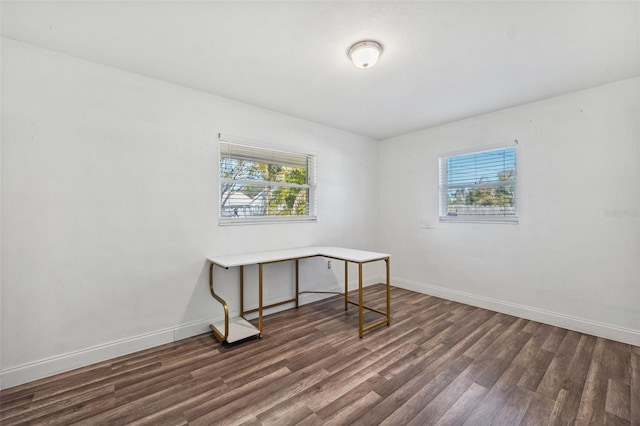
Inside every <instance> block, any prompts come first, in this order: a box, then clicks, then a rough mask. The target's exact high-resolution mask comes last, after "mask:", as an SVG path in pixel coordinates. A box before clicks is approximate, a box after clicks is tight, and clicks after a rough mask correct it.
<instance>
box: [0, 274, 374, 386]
mask: <svg viewBox="0 0 640 426" xmlns="http://www.w3.org/2000/svg"><path fill="white" fill-rule="evenodd" d="M380 279H381V277H380V276H371V277H366V278H363V280H362V281H363V285H364V286H368V285H372V284H377V283H379V282H381V281H380ZM356 288H358V282H357V281H349V290H353V289H356ZM318 290H319V291H343V290H344V288H343V286H342V285H341V284H336V285H331V286H326V287H325V288H321V289H318ZM330 296H331V295H327V294H302V295H300V304H301V305H306V304H308V303H312V302H315V301H317V300H321V299H324V298H326V297H330ZM276 302H278V301H277V300H267V301H265V304H271V303H276ZM292 307H293V304H291V306H289V305H282V306H278V307H276V308H272V309H269V310H267V311H266V312H265V314H266V315H269V314H272V313H276V312H280V311H283V310H286V309H290V308H292ZM229 315H230V316H231V317H234V316H238V315H239V312H237V311H235V312H233V311H232V312H230V313H229ZM222 319H223V317H222V316H220V317H213V318H206V319H203V320H199V321H194V322H190V323H185V324H180V325H177V326H175V327H169V328H165V329H161V330H157V331H154V332H151V333H146V334H142V335H138V336H133V337H129V338H126V339H121V340H116V341H113V342H109V343H105V344H103V345H97V346H93V347H90V348H86V349H82V350H79V351H75V352H69V353H65V354H61V355H57V356H54V357H50V358H46V359H42V360H38V361H34V362H30V363H26V364H22V365H19V366H16V367H11V368H6V369H3V370H2V371H0V389H7V388H10V387H14V386H18V385H21V384H24V383H28V382H31V381H34V380H38V379H43V378H45V377H49V376H53V375H54V374H58V373H64V372H65V371H70V370H73V369H76V368H80V367H86V366H88V365H91V364H95V363H97V362H102V361H107V360H109V359H113V358H116V357H119V356H123V355H128V354H131V353H134V352H138V351H141V350H144V349H149V348H152V347H154V346H159V345H163V344H165V343H171V342H175V341H177V340H181V339H186V338H188V337H192V336H197V335H198V334H203V333H208V332H209V331H210V328H209V325H210V324H211V323H213V322H217V321H221V320H222Z"/></svg>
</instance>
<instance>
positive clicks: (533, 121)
mask: <svg viewBox="0 0 640 426" xmlns="http://www.w3.org/2000/svg"><path fill="white" fill-rule="evenodd" d="M639 104H640V79H639V78H634V79H631V80H624V81H619V82H616V83H612V84H609V85H605V86H601V87H597V88H594V89H590V90H585V91H582V92H578V93H573V94H568V95H565V96H560V97H556V98H553V99H549V100H545V101H541V102H537V103H532V104H528V105H523V106H519V107H516V108H511V109H507V110H503V111H498V112H495V113H491V114H486V115H482V116H479V117H475V118H470V119H467V120H463V121H459V122H454V123H450V124H445V125H441V126H437V127H433V128H429V129H427V130H424V131H420V132H416V133H412V134H407V135H403V136H399V137H396V138H393V139H389V140H386V141H383V142H381V144H380V152H379V158H380V178H379V179H380V180H379V182H380V225H381V226H380V229H381V230H382V234H381V247H383V248H384V250H386V251H388V252H390V253H392V254H393V269H392V274H393V279H392V282H393V283H394V284H395V285H399V286H402V287H405V288H409V289H413V290H417V291H423V292H426V293H430V294H434V295H439V296H442V297H446V298H449V299H453V300H459V301H463V302H466V303H470V304H473V305H477V306H483V307H487V308H490V309H494V310H497V311H502V312H507V313H514V314H516V315H519V316H522V317H525V318H531V319H536V320H540V321H544V322H548V323H551V324H557V325H561V326H564V327H567V328H573V329H576V330H580V331H584V332H587V333H592V334H596V335H601V336H605V337H610V338H612V339H617V340H621V341H626V342H629V343H632V344H635V345H640V174H639V170H640V130H639V126H640V124H639V123H640V120H639V117H640V110H639ZM515 139H517V140H518V141H519V148H518V155H519V190H520V195H521V197H520V223H519V224H518V225H507V224H463V223H439V222H438V155H439V154H441V153H447V152H451V151H456V150H460V149H466V148H471V147H482V146H486V145H491V144H496V143H509V142H511V141H513V140H515ZM429 226H431V227H432V228H431V229H429Z"/></svg>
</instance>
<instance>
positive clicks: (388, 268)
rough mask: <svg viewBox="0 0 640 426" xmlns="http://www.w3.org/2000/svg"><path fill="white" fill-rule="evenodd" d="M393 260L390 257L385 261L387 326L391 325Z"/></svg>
mask: <svg viewBox="0 0 640 426" xmlns="http://www.w3.org/2000/svg"><path fill="white" fill-rule="evenodd" d="M390 261H391V259H389V258H388V257H387V258H386V259H385V260H384V262H385V265H386V267H387V325H389V324H391V273H390V271H389V270H390V265H389V263H390Z"/></svg>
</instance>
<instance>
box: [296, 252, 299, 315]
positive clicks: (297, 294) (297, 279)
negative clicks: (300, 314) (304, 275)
mask: <svg viewBox="0 0 640 426" xmlns="http://www.w3.org/2000/svg"><path fill="white" fill-rule="evenodd" d="M299 267H300V259H296V308H298V307H299V306H300V270H299Z"/></svg>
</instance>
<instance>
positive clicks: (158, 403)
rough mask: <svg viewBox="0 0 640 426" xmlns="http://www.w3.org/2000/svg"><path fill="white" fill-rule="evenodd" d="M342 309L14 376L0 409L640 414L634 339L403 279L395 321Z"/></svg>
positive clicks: (51, 417)
mask: <svg viewBox="0 0 640 426" xmlns="http://www.w3.org/2000/svg"><path fill="white" fill-rule="evenodd" d="M383 298H384V287H383V286H382V285H377V286H372V287H369V288H367V289H366V299H367V301H368V302H369V304H370V305H376V304H377V305H378V306H380V307H383V306H384V303H383ZM343 309H344V304H343V303H342V299H338V298H332V299H328V300H325V301H321V302H318V303H315V304H312V305H306V306H303V307H301V308H300V309H298V310H295V309H292V310H289V311H286V312H282V313H279V314H276V315H272V316H269V317H267V318H266V320H265V336H264V338H263V339H262V340H258V339H255V340H252V341H247V342H243V343H239V344H235V345H224V346H223V345H220V344H218V343H216V341H215V340H214V339H213V337H212V336H211V335H209V334H205V335H200V336H196V337H193V338H189V339H185V340H182V341H179V342H175V343H171V344H167V345H163V346H160V347H156V348H153V349H149V350H146V351H143V352H138V353H135V354H132V355H128V356H124V357H120V358H117V359H113V360H111V361H107V362H102V363H99V364H95V365H92V366H89V367H85V368H81V369H78V370H74V371H71V372H67V373H64V374H60V375H57V376H55V377H50V378H47V379H43V380H39V381H37V382H32V383H28V384H25V385H22V386H18V387H14V388H10V389H7V390H4V391H2V392H1V393H0V398H1V399H0V404H1V408H0V423H1V424H2V425H14V424H47V425H50V424H63V425H68V424H74V423H77V424H86V425H100V424H110V425H122V424H140V425H142V424H145V425H186V424H189V425H218V424H256V425H257V424H270V425H286V424H303V425H327V424H349V425H366V426H369V425H375V424H384V425H405V424H407V425H427V424H437V425H456V424H465V425H489V424H497V425H533V424H536V425H551V424H595V425H640V347H635V346H630V345H625V344H622V343H617V342H613V341H610V340H606V339H601V338H596V337H593V336H589V335H585V334H581V333H577V332H573V331H567V330H565V329H562V328H557V327H552V326H548V325H543V324H540V323H537V322H533V321H527V320H524V319H520V318H516V317H512V316H508V315H504V314H499V313H495V312H491V311H487V310H484V309H479V308H474V307H471V306H467V305H463V304H460V303H455V302H450V301H446V300H443V299H439V298H436V297H431V296H427V295H423V294H417V293H413V292H410V291H406V290H402V289H398V288H393V289H392V309H393V317H392V318H393V319H392V324H391V326H390V327H384V328H382V329H379V330H377V331H374V332H372V333H369V334H367V335H365V337H364V338H362V339H360V338H359V337H358V333H357V310H356V309H355V308H353V307H351V308H350V309H349V312H348V313H345V312H344V310H343ZM372 315H373V314H372ZM372 318H374V317H373V316H372Z"/></svg>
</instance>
